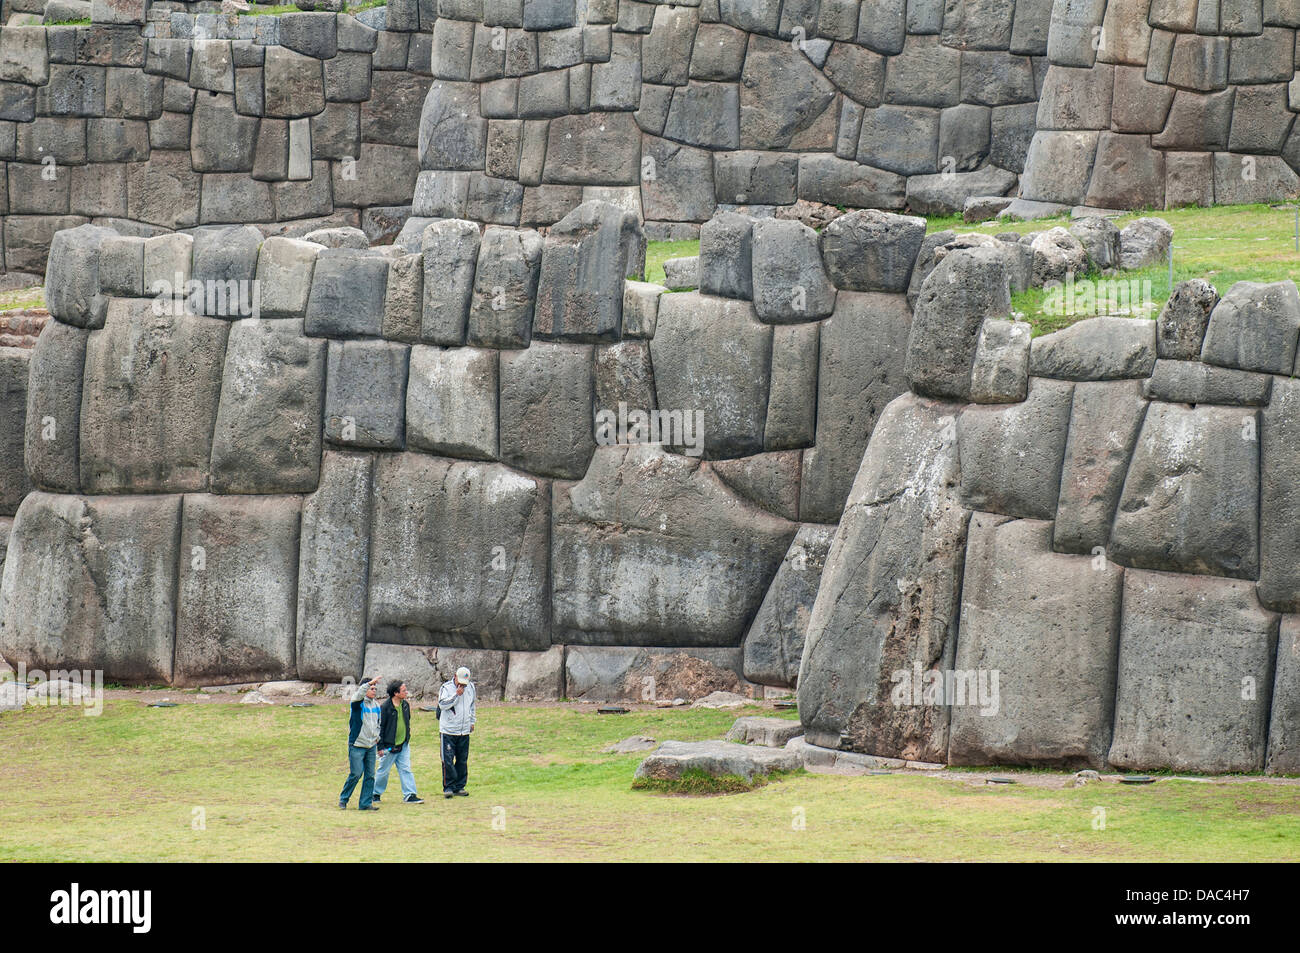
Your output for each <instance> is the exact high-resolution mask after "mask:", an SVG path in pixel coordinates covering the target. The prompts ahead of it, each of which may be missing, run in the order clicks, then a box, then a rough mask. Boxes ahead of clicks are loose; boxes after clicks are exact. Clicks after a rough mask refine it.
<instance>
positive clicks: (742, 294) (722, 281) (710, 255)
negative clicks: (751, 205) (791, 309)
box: [700, 212, 754, 299]
mask: <svg viewBox="0 0 1300 953" xmlns="http://www.w3.org/2000/svg"><path fill="white" fill-rule="evenodd" d="M753 254H754V220H753V219H751V218H750V217H749V216H747V215H740V214H738V213H736V212H721V213H719V214H718V215H715V216H714V217H713V218H711V219H709V220H708V221H707V222H705V223H704V224H703V225H702V226H700V291H701V292H703V293H704V294H708V295H720V296H721V297H724V298H745V299H750V298H753V297H754V284H753V273H754V267H753Z"/></svg>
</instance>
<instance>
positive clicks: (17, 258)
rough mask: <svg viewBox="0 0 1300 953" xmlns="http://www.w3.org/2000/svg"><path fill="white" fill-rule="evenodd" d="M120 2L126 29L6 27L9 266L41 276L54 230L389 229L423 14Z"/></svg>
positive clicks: (408, 187)
mask: <svg viewBox="0 0 1300 953" xmlns="http://www.w3.org/2000/svg"><path fill="white" fill-rule="evenodd" d="M117 6H125V7H129V8H131V10H130V12H129V13H128V15H127V16H125V17H123V18H122V19H121V21H120V22H112V23H110V22H96V23H93V24H91V25H88V26H49V27H42V26H27V27H4V28H3V29H0V159H3V160H4V163H3V165H4V169H3V171H4V176H3V177H2V178H0V184H3V186H4V187H3V188H0V218H2V219H3V238H4V261H3V266H4V268H5V269H7V270H9V271H27V272H36V273H39V272H42V271H44V267H45V260H46V255H47V253H48V249H49V244H50V240H51V237H52V235H53V234H54V232H55V231H57V230H58V229H60V228H69V227H73V226H76V225H79V224H82V223H86V222H92V221H93V222H96V223H101V224H108V225H112V226H114V227H116V228H118V229H120V230H122V231H124V232H125V231H130V232H132V233H135V234H142V235H152V234H157V233H161V232H164V231H168V230H173V229H185V228H190V227H193V226H198V225H204V224H212V223H236V222H237V223H247V222H255V223H266V225H265V226H264V229H263V230H264V231H266V232H268V233H286V234H302V233H303V232H305V231H308V230H310V229H311V228H312V227H314V226H315V225H317V224H320V222H321V221H322V219H325V220H329V221H333V222H337V223H340V224H350V225H363V226H365V227H366V228H367V230H368V231H369V232H370V233H371V234H372V235H376V236H378V235H382V234H389V235H391V234H392V233H393V232H395V231H396V227H400V224H401V221H402V220H403V219H404V218H405V216H406V215H407V214H408V213H409V205H410V201H411V196H412V195H413V194H414V187H415V178H416V175H417V172H418V169H419V163H418V157H417V149H416V145H417V136H418V128H419V115H420V109H421V105H422V103H423V101H424V97H425V93H426V91H427V89H428V87H429V83H430V81H431V80H430V78H429V75H428V72H429V61H430V54H429V41H430V35H429V34H428V33H419V32H416V31H418V27H419V24H418V18H417V20H416V21H415V22H408V23H396V24H395V26H394V27H393V28H385V26H384V24H385V20H386V13H385V10H384V8H382V7H381V8H375V9H373V10H368V11H363V12H361V13H360V14H358V16H357V17H352V16H348V15H335V14H332V13H299V14H293V15H291V16H285V17H274V16H256V17H223V16H218V15H213V14H205V15H200V16H192V15H189V14H184V13H172V12H168V10H166V9H163V8H162V7H161V6H160V7H158V8H155V9H151V10H149V12H148V14H147V15H148V17H149V19H148V21H147V22H145V16H146V14H145V12H144V11H145V6H146V5H145V4H144V3H143V2H138V3H135V4H134V5H132V4H125V5H123V4H118V5H117ZM132 18H134V19H135V20H136V21H138V22H130V20H131V19H132ZM375 27H378V29H376V28H375ZM393 206H396V208H392V207H393ZM394 222H395V223H396V227H395V226H394V224H393V223H394ZM272 223H289V224H287V225H284V224H282V225H281V226H280V227H272ZM295 226H296V227H295Z"/></svg>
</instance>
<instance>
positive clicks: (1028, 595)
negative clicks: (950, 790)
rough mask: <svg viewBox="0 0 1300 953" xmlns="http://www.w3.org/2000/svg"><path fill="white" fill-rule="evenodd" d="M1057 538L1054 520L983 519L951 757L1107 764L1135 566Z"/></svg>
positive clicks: (961, 648) (966, 597)
mask: <svg viewBox="0 0 1300 953" xmlns="http://www.w3.org/2000/svg"><path fill="white" fill-rule="evenodd" d="M1051 540H1052V526H1051V524H1050V523H1046V522H1041V521H1038V520H1011V521H1007V520H1005V519H1004V518H1003V517H997V516H991V515H988V514H984V513H976V514H975V515H974V516H972V517H971V521H970V529H969V533H968V536H967V547H966V563H965V572H964V576H963V581H962V606H961V630H960V632H959V633H958V636H957V656H956V662H955V665H954V676H952V677H951V680H952V682H953V683H954V684H953V686H952V690H951V694H945V697H944V701H945V702H946V703H947V704H950V705H952V727H951V731H950V741H949V747H948V761H949V763H951V764H970V765H979V764H1034V765H1053V766H1061V767H1074V766H1076V765H1080V764H1087V765H1091V766H1092V767H1094V768H1101V767H1104V766H1105V764H1106V755H1107V753H1108V751H1109V749H1110V740H1111V717H1112V712H1113V709H1114V701H1115V660H1116V657H1117V653H1118V651H1119V644H1118V643H1119V611H1120V589H1121V586H1122V583H1123V575H1124V573H1123V570H1121V569H1120V568H1119V567H1117V566H1114V565H1111V564H1108V565H1107V566H1106V567H1105V568H1104V569H1103V570H1102V571H1100V572H1098V571H1097V570H1096V569H1095V568H1094V567H1093V565H1092V559H1091V558H1087V557H1083V556H1062V555H1059V554H1057V553H1053V552H1051ZM944 690H945V693H946V692H947V691H948V686H947V684H946V682H945V685H944ZM913 694H915V687H913ZM922 698H923V700H924V695H923V694H922Z"/></svg>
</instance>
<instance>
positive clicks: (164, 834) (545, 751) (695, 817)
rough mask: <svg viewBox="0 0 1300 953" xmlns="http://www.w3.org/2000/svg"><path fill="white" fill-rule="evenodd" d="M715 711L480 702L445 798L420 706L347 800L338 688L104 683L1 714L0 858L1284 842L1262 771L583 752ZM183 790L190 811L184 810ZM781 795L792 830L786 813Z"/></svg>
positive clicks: (626, 854) (1104, 854)
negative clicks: (677, 782) (1118, 780)
mask: <svg viewBox="0 0 1300 953" xmlns="http://www.w3.org/2000/svg"><path fill="white" fill-rule="evenodd" d="M734 717H735V713H734V712H710V711H690V710H670V711H644V712H635V713H632V714H628V715H622V716H598V715H596V714H595V713H594V712H592V711H590V710H587V711H577V710H573V709H564V708H520V707H491V708H485V709H484V710H483V711H482V712H481V713H480V719H479V728H478V730H477V731H476V732H475V734H474V744H473V748H472V751H471V757H470V782H471V783H470V791H471V792H472V796H471V797H469V798H464V799H455V800H453V801H450V802H448V801H444V800H443V799H442V798H441V797H438V796H437V794H438V787H439V785H438V780H437V779H438V761H437V751H436V748H435V746H434V744H433V743H432V742H433V733H434V730H435V725H436V723H435V722H434V720H433V719H432V717H431V716H430V715H427V714H420V715H418V716H417V718H418V720H417V722H416V726H415V739H416V741H415V746H414V749H413V753H414V756H415V771H416V777H417V780H418V782H419V784H420V789H421V793H422V794H423V795H424V796H425V797H427V798H429V801H428V803H427V804H425V805H422V806H407V805H402V804H400V803H396V800H397V798H396V794H397V792H398V784H397V778H396V774H395V773H394V776H393V778H392V781H391V786H390V788H389V792H390V797H389V798H388V799H387V800H386V801H385V804H384V808H383V810H382V811H380V812H379V813H377V814H361V813H358V812H356V811H349V812H347V813H344V812H341V811H339V810H338V809H337V807H336V806H335V804H336V798H337V793H338V788H339V786H340V785H341V783H342V780H343V775H344V773H345V770H344V762H343V745H344V737H343V733H344V726H345V718H346V710H345V709H343V708H341V707H338V706H319V707H314V708H304V709H294V708H289V707H285V706H276V707H274V708H271V707H264V706H242V705H228V704H209V705H188V704H185V705H181V706H180V707H177V708H164V709H149V708H145V707H144V706H143V705H141V704H139V703H136V702H132V701H112V702H109V703H108V706H107V708H106V711H105V713H104V715H103V716H102V717H99V718H88V717H85V716H84V715H82V714H81V713H79V712H77V711H73V710H68V709H28V710H25V711H21V712H11V713H5V714H0V758H3V763H4V765H5V768H4V771H3V773H2V774H0V860H55V861H71V860H189V861H193V860H234V859H241V860H245V859H246V860H290V859H292V860H351V859H358V858H361V857H369V858H371V859H375V858H377V857H378V856H379V855H378V854H377V853H376V850H377V849H378V845H380V844H383V843H390V844H392V843H400V844H401V845H402V849H403V852H404V855H405V856H407V857H410V858H413V859H421V860H428V859H431V858H433V857H435V856H437V855H438V854H439V853H440V852H445V851H447V850H449V849H451V847H452V846H453V845H455V847H456V848H457V849H461V850H464V851H465V852H466V854H467V856H469V857H471V858H474V859H482V860H489V859H492V860H505V859H511V860H577V859H598V860H615V859H634V860H668V859H672V860H686V859H690V860H806V859H836V860H866V859H879V860H918V859H924V860H957V859H990V860H1063V859H1076V860H1139V859H1141V860H1150V859H1159V860H1196V859H1215V860H1282V859H1294V857H1295V855H1296V850H1297V844H1298V843H1300V798H1297V797H1296V789H1295V788H1294V787H1282V786H1278V785H1271V784H1269V783H1267V782H1263V781H1259V782H1249V783H1242V784H1205V783H1197V782H1191V781H1175V780H1167V781H1161V782H1160V783H1158V784H1156V785H1153V786H1147V787H1130V786H1120V785H1115V784H1102V785H1090V786H1088V787H1085V788H1079V789H1073V790H1047V789H1039V788H1031V787H1028V786H1023V785H1022V786H1016V787H1003V786H971V785H968V784H963V783H957V782H948V781H940V780H936V779H932V778H924V777H912V776H898V775H895V776H888V777H884V776H879V777H833V776H826V775H798V776H794V777H790V778H786V779H783V780H781V781H778V782H775V783H772V784H769V785H767V786H765V787H763V788H760V789H759V790H757V791H754V792H751V793H746V794H737V795H730V796H722V797H704V798H685V797H676V796H665V795H659V794H651V793H645V792H637V791H633V790H632V789H631V780H632V772H633V770H634V769H635V766H636V764H637V763H638V760H639V756H638V755H606V754H601V753H600V751H601V749H602V748H603V747H605V746H606V745H607V744H609V743H611V742H612V741H615V740H618V739H620V738H624V737H626V736H628V735H632V734H649V735H652V736H654V737H657V738H660V739H664V738H678V739H684V740H693V739H702V738H708V737H718V736H719V735H721V734H722V733H723V731H725V729H726V728H727V727H728V726H729V725H730V723H731V721H732V719H733V718H734ZM390 801H392V802H393V803H389V802H390ZM353 803H354V804H355V800H354V802H353ZM196 807H202V808H204V810H205V811H206V825H207V827H206V830H201V831H195V830H193V829H192V827H191V820H192V816H193V814H192V811H193V809H194V808H196ZM1094 807H1105V808H1106V810H1107V815H1108V816H1107V826H1106V829H1105V830H1103V831H1096V830H1093V829H1092V819H1093V816H1094V815H1093V809H1094ZM494 808H501V809H503V811H504V815H501V813H500V812H498V814H497V816H504V820H505V830H504V831H502V830H495V829H494V828H493V824H492V822H493V817H494V812H493V809H494ZM795 809H802V811H803V813H804V816H805V817H806V822H807V826H806V829H805V830H802V831H797V830H794V829H792V824H791V819H792V817H793V816H794V812H795ZM394 835H397V837H398V838H400V839H394ZM377 838H383V840H379V839H377Z"/></svg>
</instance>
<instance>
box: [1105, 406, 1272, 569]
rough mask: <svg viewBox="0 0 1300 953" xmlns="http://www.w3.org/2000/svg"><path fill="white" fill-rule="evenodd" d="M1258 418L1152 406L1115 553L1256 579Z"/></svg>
mask: <svg viewBox="0 0 1300 953" xmlns="http://www.w3.org/2000/svg"><path fill="white" fill-rule="evenodd" d="M1256 418H1257V413H1256V412H1255V411H1253V410H1248V409H1243V408H1235V407H1212V406H1208V405H1201V406H1198V407H1188V406H1185V405H1181V404H1165V403H1153V404H1151V406H1150V407H1149V408H1148V410H1147V415H1146V420H1145V421H1144V422H1143V424H1142V432H1141V434H1140V435H1139V436H1138V440H1137V445H1136V448H1135V449H1134V451H1133V460H1132V463H1131V464H1130V465H1129V471H1128V476H1127V477H1126V479H1125V481H1124V492H1123V494H1122V495H1121V497H1120V504H1119V510H1118V512H1117V513H1116V514H1115V527H1114V530H1113V531H1112V533H1111V550H1110V551H1111V556H1112V557H1113V558H1115V559H1118V560H1119V561H1120V562H1121V563H1123V564H1124V565H1127V566H1137V567H1140V568H1143V569H1161V570H1164V571H1167V572H1191V573H1212V574H1214V575H1217V576H1234V577H1236V578H1239V579H1253V578H1255V577H1256V576H1257V575H1258V571H1259V477H1258V474H1259V439H1258V436H1257V433H1258V423H1257V419H1256Z"/></svg>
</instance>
